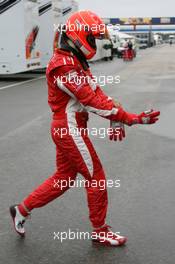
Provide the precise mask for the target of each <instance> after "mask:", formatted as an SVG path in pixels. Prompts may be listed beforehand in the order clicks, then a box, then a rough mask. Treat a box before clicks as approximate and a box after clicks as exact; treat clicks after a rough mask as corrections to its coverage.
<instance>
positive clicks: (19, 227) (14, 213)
mask: <svg viewBox="0 0 175 264" xmlns="http://www.w3.org/2000/svg"><path fill="white" fill-rule="evenodd" d="M9 210H10V214H11V217H12V220H13V224H14V228H15V231H16V232H17V233H18V234H19V235H20V236H21V237H24V236H25V229H24V223H25V220H26V218H27V217H24V216H23V215H22V214H21V213H20V211H19V209H18V205H12V206H10V208H9Z"/></svg>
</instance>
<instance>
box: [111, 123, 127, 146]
mask: <svg viewBox="0 0 175 264" xmlns="http://www.w3.org/2000/svg"><path fill="white" fill-rule="evenodd" d="M110 128H111V130H110V132H111V133H110V135H109V139H110V140H114V141H117V140H119V141H122V140H123V138H125V127H124V124H123V123H120V122H115V121H110Z"/></svg>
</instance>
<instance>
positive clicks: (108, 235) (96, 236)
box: [91, 225, 127, 247]
mask: <svg viewBox="0 0 175 264" xmlns="http://www.w3.org/2000/svg"><path fill="white" fill-rule="evenodd" d="M110 228H111V227H110V226H108V225H105V226H103V227H101V228H99V229H94V230H93V232H92V234H91V238H92V241H93V242H98V243H102V244H104V245H107V246H113V247H118V246H123V245H124V244H125V243H126V242H127V238H126V237H124V236H120V235H118V234H116V233H113V232H112V231H111V230H110Z"/></svg>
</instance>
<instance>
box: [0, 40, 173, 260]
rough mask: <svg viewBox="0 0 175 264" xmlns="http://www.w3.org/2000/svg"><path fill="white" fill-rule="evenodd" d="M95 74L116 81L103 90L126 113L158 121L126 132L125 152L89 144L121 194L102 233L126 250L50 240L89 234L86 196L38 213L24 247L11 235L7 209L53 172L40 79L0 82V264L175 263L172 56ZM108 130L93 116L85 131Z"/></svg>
mask: <svg viewBox="0 0 175 264" xmlns="http://www.w3.org/2000/svg"><path fill="white" fill-rule="evenodd" d="M91 67H92V71H93V73H94V75H96V76H99V75H101V76H103V75H104V76H107V75H112V76H116V75H119V76H120V84H108V85H106V86H103V89H104V91H105V92H106V93H107V94H108V95H110V96H112V97H114V98H116V99H117V100H119V101H120V102H122V104H123V107H124V108H125V109H126V110H128V111H130V112H138V113H139V112H141V111H143V110H146V109H149V108H151V107H154V108H156V109H160V111H161V118H160V122H159V123H157V124H156V125H154V126H140V127H138V126H135V127H131V128H128V127H127V128H126V139H125V140H124V141H122V142H110V141H109V140H108V138H107V137H104V138H103V135H102V136H98V137H95V136H91V139H92V141H93V143H94V146H95V148H96V150H97V152H98V154H99V156H100V159H101V161H102V163H103V165H104V169H105V171H106V177H107V178H108V179H113V180H116V179H118V180H120V184H121V185H120V188H115V187H113V188H108V196H109V208H108V217H107V223H108V224H109V225H111V226H112V227H113V231H114V232H120V233H121V234H124V235H126V236H127V237H128V243H127V245H126V246H125V247H121V248H109V247H103V246H102V245H94V244H92V242H91V241H90V240H88V239H85V240H84V239H74V240H70V239H65V240H64V241H62V242H61V241H60V239H57V238H55V239H54V232H55V233H58V232H68V231H69V230H71V231H74V232H75V233H79V232H80V231H81V232H83V231H84V232H90V231H91V226H90V222H89V219H88V208H87V202H86V193H85V190H84V189H83V188H76V189H75V188H72V189H70V190H69V191H67V192H66V193H65V194H64V195H63V196H61V197H60V198H58V199H56V200H54V201H53V202H52V203H50V204H48V205H47V206H45V207H43V208H40V209H36V210H34V211H33V213H32V217H31V219H28V220H27V222H26V225H25V226H26V237H25V239H20V238H19V237H18V235H16V233H15V232H14V230H13V227H12V222H11V219H10V217H9V212H8V207H9V205H11V204H14V203H19V202H20V201H21V200H22V199H23V198H24V197H25V196H26V195H27V194H28V193H29V192H30V191H32V190H33V189H34V188H35V187H36V186H37V185H38V184H40V183H41V182H42V181H44V180H45V179H46V178H47V177H48V176H49V175H51V174H52V173H53V172H54V170H55V147H54V144H53V143H52V140H51V137H50V118H51V113H50V110H49V108H48V105H47V86H46V80H45V77H44V74H43V73H22V74H18V75H14V76H10V77H4V76H3V77H1V78H0V201H1V203H0V263H7V264H17V263H18V264H29V263H32V264H62V263H64V264H71V263H73V264H76V263H81V264H90V263H91V264H98V263H100V264H102V263H104V264H108V263H116V264H155V263H156V264H174V263H175V250H174V248H175V246H174V245H175V209H174V205H175V195H174V193H175V191H174V189H175V122H174V120H175V118H174V116H175V46H172V47H169V45H162V46H158V47H154V48H150V49H147V50H144V51H140V52H139V53H138V56H137V57H136V59H135V60H134V61H132V62H123V61H122V60H121V59H117V58H115V59H114V60H113V61H112V62H111V61H108V62H97V63H93V64H92V65H91ZM29 80H30V82H25V81H29ZM21 82H23V83H21ZM15 83H16V85H15V86H13V84H15ZM7 86H8V87H7ZM5 87H6V88H5ZM1 88H2V89H1ZM108 126H109V121H107V120H105V119H102V118H100V117H98V116H95V115H93V114H91V115H90V121H89V127H90V128H94V127H97V128H101V127H105V128H107V127H108ZM79 178H80V176H79Z"/></svg>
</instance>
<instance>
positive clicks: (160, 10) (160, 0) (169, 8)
mask: <svg viewBox="0 0 175 264" xmlns="http://www.w3.org/2000/svg"><path fill="white" fill-rule="evenodd" d="M77 1H78V2H79V9H80V10H81V9H89V10H92V11H94V12H96V13H97V14H99V15H100V16H101V17H132V16H134V17H157V16H158V17H159V16H162V17H167V16H175V0H77Z"/></svg>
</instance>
